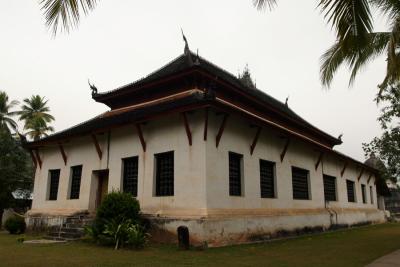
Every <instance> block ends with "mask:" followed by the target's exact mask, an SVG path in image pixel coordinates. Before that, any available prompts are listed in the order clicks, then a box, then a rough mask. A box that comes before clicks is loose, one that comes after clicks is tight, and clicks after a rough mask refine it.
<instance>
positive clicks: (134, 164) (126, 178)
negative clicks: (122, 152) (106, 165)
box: [122, 157, 139, 197]
mask: <svg viewBox="0 0 400 267" xmlns="http://www.w3.org/2000/svg"><path fill="white" fill-rule="evenodd" d="M138 159H139V158H138V157H132V158H126V159H123V160H122V161H123V168H124V169H123V182H122V188H123V191H124V192H125V193H131V194H132V195H133V196H134V197H136V196H137V185H138Z"/></svg>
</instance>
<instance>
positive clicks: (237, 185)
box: [229, 152, 243, 196]
mask: <svg viewBox="0 0 400 267" xmlns="http://www.w3.org/2000/svg"><path fill="white" fill-rule="evenodd" d="M242 158H243V156H242V155H240V154H237V153H233V152H229V195H230V196H241V195H242V166H241V165H242Z"/></svg>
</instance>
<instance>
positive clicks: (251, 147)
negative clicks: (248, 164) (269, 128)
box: [250, 126, 262, 155]
mask: <svg viewBox="0 0 400 267" xmlns="http://www.w3.org/2000/svg"><path fill="white" fill-rule="evenodd" d="M256 127H257V131H256V134H255V136H254V139H253V142H252V143H251V145H250V155H253V152H254V149H255V148H256V145H257V141H258V138H259V137H260V133H261V129H262V128H261V127H260V126H256Z"/></svg>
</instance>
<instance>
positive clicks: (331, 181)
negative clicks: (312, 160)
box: [323, 174, 336, 201]
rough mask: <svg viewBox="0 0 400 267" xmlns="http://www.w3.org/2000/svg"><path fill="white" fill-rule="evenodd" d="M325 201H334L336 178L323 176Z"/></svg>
mask: <svg viewBox="0 0 400 267" xmlns="http://www.w3.org/2000/svg"><path fill="white" fill-rule="evenodd" d="M323 179H324V196H325V201H336V177H333V176H329V175H326V174H324V177H323Z"/></svg>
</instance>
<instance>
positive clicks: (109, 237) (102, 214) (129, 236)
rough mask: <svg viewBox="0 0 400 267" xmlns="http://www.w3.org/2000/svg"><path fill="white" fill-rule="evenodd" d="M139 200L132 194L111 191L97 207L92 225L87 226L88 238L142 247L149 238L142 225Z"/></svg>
mask: <svg viewBox="0 0 400 267" xmlns="http://www.w3.org/2000/svg"><path fill="white" fill-rule="evenodd" d="M139 213H140V205H139V202H138V201H137V200H136V199H135V198H133V197H132V195H131V194H127V193H121V192H111V193H109V194H107V195H106V197H105V198H104V200H103V202H102V203H101V205H100V207H99V208H98V209H97V213H96V218H95V220H94V223H93V225H92V226H87V227H85V234H86V237H87V239H89V240H90V239H91V240H94V241H95V242H97V243H99V244H102V245H113V246H114V248H115V249H119V248H120V247H122V246H129V247H133V248H142V247H143V246H144V245H145V244H146V243H147V240H148V234H146V232H145V229H144V227H142V226H141V218H140V215H139Z"/></svg>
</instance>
